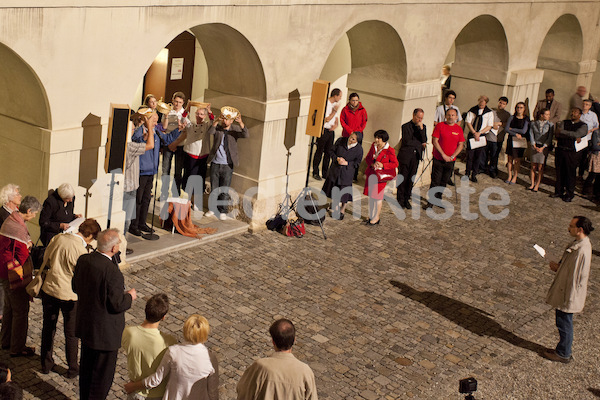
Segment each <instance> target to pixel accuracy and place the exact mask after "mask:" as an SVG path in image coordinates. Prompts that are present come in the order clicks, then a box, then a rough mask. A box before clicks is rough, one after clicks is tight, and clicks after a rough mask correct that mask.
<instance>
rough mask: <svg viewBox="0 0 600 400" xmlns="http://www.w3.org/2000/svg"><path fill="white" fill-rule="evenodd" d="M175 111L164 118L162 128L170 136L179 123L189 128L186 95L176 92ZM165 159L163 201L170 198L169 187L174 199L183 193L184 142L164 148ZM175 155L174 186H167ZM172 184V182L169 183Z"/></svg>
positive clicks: (163, 163) (163, 161) (173, 101)
mask: <svg viewBox="0 0 600 400" xmlns="http://www.w3.org/2000/svg"><path fill="white" fill-rule="evenodd" d="M172 103H173V109H172V110H171V112H170V113H169V114H167V115H166V116H165V117H164V118H163V122H162V124H163V125H162V126H163V128H164V130H165V133H167V134H169V133H171V132H172V131H174V130H175V129H177V128H178V126H179V123H180V122H181V123H182V124H183V125H184V126H188V124H189V123H190V120H189V119H188V118H187V111H186V110H185V108H183V103H185V94H183V92H175V93H174V94H173V100H172ZM162 150H163V159H162V176H163V178H162V179H163V181H162V182H163V184H162V194H161V199H165V200H166V199H167V197H169V186H171V195H172V196H174V197H179V193H180V192H181V182H182V181H183V165H184V161H185V153H184V151H183V142H181V143H177V144H173V143H171V144H170V145H168V146H163V148H162ZM173 155H175V171H174V172H173V175H174V184H173V185H170V184H165V183H166V182H165V180H164V179H165V177H168V176H170V175H171V160H172V159H173ZM168 183H170V182H168Z"/></svg>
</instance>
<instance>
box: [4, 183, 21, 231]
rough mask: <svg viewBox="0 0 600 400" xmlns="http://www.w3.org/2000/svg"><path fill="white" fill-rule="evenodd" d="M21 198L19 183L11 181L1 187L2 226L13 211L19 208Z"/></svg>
mask: <svg viewBox="0 0 600 400" xmlns="http://www.w3.org/2000/svg"><path fill="white" fill-rule="evenodd" d="M21 198H22V196H21V193H20V188H19V186H17V185H13V184H12V183H9V184H8V185H6V186H4V187H3V188H2V189H0V204H1V205H2V207H0V226H2V224H3V223H4V221H5V220H6V218H8V216H9V215H10V214H12V213H13V211H17V210H18V209H19V205H20V204H21Z"/></svg>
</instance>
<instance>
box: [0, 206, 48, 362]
mask: <svg viewBox="0 0 600 400" xmlns="http://www.w3.org/2000/svg"><path fill="white" fill-rule="evenodd" d="M41 209H42V205H41V204H40V202H39V201H38V200H37V199H36V198H35V197H33V196H25V197H24V198H23V200H22V201H21V204H20V205H19V210H18V211H15V212H13V213H12V214H10V216H9V217H8V218H7V219H6V221H4V224H2V228H0V283H1V284H2V287H3V288H4V313H3V314H4V317H3V320H2V330H1V331H0V332H1V335H2V339H1V342H2V348H3V349H10V356H11V357H21V356H32V355H34V351H35V349H34V348H33V347H28V346H27V345H26V342H27V330H28V329H29V300H30V297H29V294H27V291H26V290H25V287H26V286H27V284H28V283H29V282H31V274H32V270H33V267H32V264H31V259H30V258H29V249H31V246H32V245H33V243H32V241H31V236H30V235H29V231H28V230H27V226H26V222H27V221H30V220H32V219H33V218H35V216H36V215H37V213H38V212H39V211H40V210H41Z"/></svg>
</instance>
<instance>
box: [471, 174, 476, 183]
mask: <svg viewBox="0 0 600 400" xmlns="http://www.w3.org/2000/svg"><path fill="white" fill-rule="evenodd" d="M471 182H473V183H477V176H476V175H475V174H471Z"/></svg>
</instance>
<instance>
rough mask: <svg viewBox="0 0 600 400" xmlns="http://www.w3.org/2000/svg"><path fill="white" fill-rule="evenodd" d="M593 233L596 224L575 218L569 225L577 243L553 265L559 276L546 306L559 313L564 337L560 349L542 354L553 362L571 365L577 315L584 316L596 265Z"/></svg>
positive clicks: (568, 248)
mask: <svg viewBox="0 0 600 400" xmlns="http://www.w3.org/2000/svg"><path fill="white" fill-rule="evenodd" d="M593 230H594V228H593V227H592V221H590V220H589V219H588V218H586V217H583V216H576V217H573V219H572V220H571V223H570V224H569V235H571V236H572V237H574V238H575V240H574V241H573V242H572V243H571V244H570V245H569V246H568V247H567V248H566V249H565V252H564V253H563V256H562V257H561V259H560V261H559V262H558V263H556V262H550V269H551V270H552V271H554V272H556V276H555V277H554V281H553V282H552V285H551V286H550V290H548V296H547V297H546V303H548V304H550V305H551V306H552V307H554V308H555V309H556V327H557V328H558V333H559V334H560V340H559V342H558V344H557V345H556V348H555V349H546V350H544V351H543V352H542V356H543V357H544V358H547V359H548V360H550V361H557V362H561V363H568V362H570V361H571V347H572V344H573V313H578V312H581V310H583V306H584V304H585V297H586V294H587V283H588V277H589V275H590V264H591V261H592V245H591V243H590V239H589V238H588V235H589V234H590V232H592V231H593Z"/></svg>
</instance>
